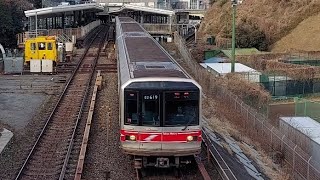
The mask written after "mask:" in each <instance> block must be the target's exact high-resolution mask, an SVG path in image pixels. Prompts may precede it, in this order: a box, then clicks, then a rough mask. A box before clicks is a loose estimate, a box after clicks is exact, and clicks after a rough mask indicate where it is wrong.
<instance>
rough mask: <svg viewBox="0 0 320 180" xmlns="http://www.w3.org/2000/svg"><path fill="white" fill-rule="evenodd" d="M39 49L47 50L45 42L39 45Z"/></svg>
mask: <svg viewBox="0 0 320 180" xmlns="http://www.w3.org/2000/svg"><path fill="white" fill-rule="evenodd" d="M38 49H39V50H46V43H44V42H39V43H38Z"/></svg>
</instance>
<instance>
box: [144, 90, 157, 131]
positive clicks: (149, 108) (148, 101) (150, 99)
mask: <svg viewBox="0 0 320 180" xmlns="http://www.w3.org/2000/svg"><path fill="white" fill-rule="evenodd" d="M159 97H160V96H159V95H158V94H143V95H142V104H141V113H142V119H141V120H142V123H141V124H142V126H160V118H159V102H160V101H159V99H160V98H159Z"/></svg>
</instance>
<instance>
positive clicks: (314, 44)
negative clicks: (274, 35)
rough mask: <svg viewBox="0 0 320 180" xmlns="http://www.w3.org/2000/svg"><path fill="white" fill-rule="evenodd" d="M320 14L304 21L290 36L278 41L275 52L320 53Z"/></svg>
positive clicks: (274, 46)
mask: <svg viewBox="0 0 320 180" xmlns="http://www.w3.org/2000/svg"><path fill="white" fill-rule="evenodd" d="M319 22H320V13H319V14H318V15H315V16H311V17H309V18H308V19H306V20H304V21H302V22H301V23H300V24H299V25H298V26H297V27H296V28H295V29H294V30H292V31H291V32H290V33H289V34H288V35H286V36H285V37H283V38H282V39H280V40H279V41H277V42H276V43H275V44H274V45H273V48H272V51H273V52H286V51H290V50H291V51H294V50H302V51H320V23H319Z"/></svg>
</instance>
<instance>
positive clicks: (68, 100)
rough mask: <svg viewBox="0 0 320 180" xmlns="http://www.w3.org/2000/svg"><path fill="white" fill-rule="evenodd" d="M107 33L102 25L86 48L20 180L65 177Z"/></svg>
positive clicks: (28, 158) (19, 177) (21, 172)
mask: <svg viewBox="0 0 320 180" xmlns="http://www.w3.org/2000/svg"><path fill="white" fill-rule="evenodd" d="M107 32H108V27H106V26H100V27H99V30H98V31H97V33H96V34H95V35H94V37H93V38H92V40H91V42H90V43H89V46H88V47H86V49H85V52H84V54H83V55H82V57H81V59H80V61H79V63H78V64H77V67H76V70H75V71H74V72H73V73H72V75H71V77H70V78H69V80H68V82H67V84H66V87H65V88H64V90H63V92H62V94H61V95H60V97H59V100H58V102H57V104H56V105H55V108H54V109H53V111H52V113H51V114H50V116H49V118H48V119H47V121H46V123H45V125H44V127H43V129H42V131H41V133H40V135H39V137H38V139H37V140H36V142H35V144H34V146H33V147H32V149H31V151H30V153H29V155H28V157H27V158H26V160H25V162H24V163H23V165H22V168H21V169H20V171H19V173H18V175H17V177H16V180H18V179H60V180H61V179H63V178H64V174H65V169H66V165H67V163H68V159H69V155H70V151H71V149H72V144H73V140H74V134H75V130H76V127H77V125H78V121H79V119H80V118H81V114H82V109H83V106H84V102H85V99H86V96H87V94H88V89H89V85H90V82H91V79H92V76H93V74H94V71H95V66H96V63H97V60H98V58H99V53H100V50H101V48H102V46H103V44H104V41H105V39H106V38H107ZM93 55H94V56H93Z"/></svg>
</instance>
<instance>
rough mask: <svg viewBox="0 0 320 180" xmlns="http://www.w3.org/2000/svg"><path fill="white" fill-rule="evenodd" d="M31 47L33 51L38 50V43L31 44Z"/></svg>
mask: <svg viewBox="0 0 320 180" xmlns="http://www.w3.org/2000/svg"><path fill="white" fill-rule="evenodd" d="M30 47H31V50H33V51H34V50H36V43H31V45H30Z"/></svg>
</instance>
